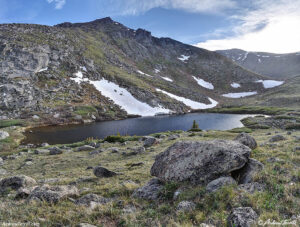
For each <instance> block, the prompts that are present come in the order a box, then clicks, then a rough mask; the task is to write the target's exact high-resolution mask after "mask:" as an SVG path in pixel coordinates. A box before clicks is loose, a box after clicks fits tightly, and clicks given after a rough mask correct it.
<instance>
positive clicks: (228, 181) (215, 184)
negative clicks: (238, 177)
mask: <svg viewBox="0 0 300 227" xmlns="http://www.w3.org/2000/svg"><path fill="white" fill-rule="evenodd" d="M232 184H236V181H235V180H234V179H233V178H232V177H220V178H218V179H216V180H213V181H211V182H210V183H209V184H208V185H207V186H206V191H207V192H215V191H217V190H218V189H220V188H221V187H223V186H226V185H232Z"/></svg>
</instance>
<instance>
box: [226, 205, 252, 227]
mask: <svg viewBox="0 0 300 227" xmlns="http://www.w3.org/2000/svg"><path fill="white" fill-rule="evenodd" d="M257 219H258V215H257V214H256V212H255V211H254V210H253V209H252V208H251V207H238V208H235V209H233V211H232V212H231V214H230V215H229V217H228V218H227V225H228V226H230V227H252V226H255V224H256V222H257Z"/></svg>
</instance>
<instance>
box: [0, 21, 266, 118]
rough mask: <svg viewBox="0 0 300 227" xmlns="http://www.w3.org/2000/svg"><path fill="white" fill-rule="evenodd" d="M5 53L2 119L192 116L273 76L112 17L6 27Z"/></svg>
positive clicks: (1, 45) (0, 44) (0, 70)
mask: <svg viewBox="0 0 300 227" xmlns="http://www.w3.org/2000/svg"><path fill="white" fill-rule="evenodd" d="M0 53H1V55H0V65H1V67H0V93H1V100H0V116H1V118H2V119H6V118H32V117H33V119H34V120H35V121H39V120H40V121H43V122H46V123H47V122H48V123H67V122H74V121H94V120H105V119H121V118H125V117H127V116H128V114H129V115H130V114H132V115H155V114H161V113H184V112H188V111H190V110H191V109H203V108H211V107H214V106H216V105H217V104H218V103H219V104H222V103H223V102H224V100H225V99H224V97H223V96H222V95H223V94H227V93H232V92H237V93H239V92H253V91H255V93H256V92H257V93H263V92H265V91H266V90H267V89H266V88H265V87H264V86H263V83H258V82H257V81H258V80H264V79H266V78H265V77H263V76H260V75H257V74H254V73H252V72H250V71H247V70H245V69H243V68H242V67H240V66H238V65H236V64H233V63H232V62H231V61H230V60H227V59H226V58H225V57H223V56H221V55H219V54H217V53H215V52H210V51H207V50H204V49H199V48H196V47H193V46H190V45H186V44H183V43H180V42H177V41H175V40H172V39H169V38H155V37H153V36H151V33H150V32H148V31H145V30H142V29H138V30H132V29H130V28H127V27H125V26H123V25H122V24H119V23H117V22H114V21H113V20H111V19H110V18H104V19H99V20H96V21H93V22H89V23H79V24H71V23H63V24H59V25H57V26H54V27H50V26H42V25H30V24H2V25H0ZM233 84H238V85H239V86H233ZM122 96H123V97H122ZM128 100H130V101H128ZM128 103H129V104H128ZM130 103H132V104H131V106H130ZM126 105H127V106H126ZM128 105H129V106H128ZM133 106H136V108H135V109H132V107H133Z"/></svg>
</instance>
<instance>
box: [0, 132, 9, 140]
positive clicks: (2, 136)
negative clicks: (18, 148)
mask: <svg viewBox="0 0 300 227" xmlns="http://www.w3.org/2000/svg"><path fill="white" fill-rule="evenodd" d="M7 137H9V133H8V132H5V131H2V130H0V140H4V139H6V138H7Z"/></svg>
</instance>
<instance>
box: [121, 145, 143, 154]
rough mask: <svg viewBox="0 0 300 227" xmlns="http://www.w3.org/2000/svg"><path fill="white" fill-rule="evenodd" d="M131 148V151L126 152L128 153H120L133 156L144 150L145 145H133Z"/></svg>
mask: <svg viewBox="0 0 300 227" xmlns="http://www.w3.org/2000/svg"><path fill="white" fill-rule="evenodd" d="M132 150H133V151H131V152H128V153H126V152H123V153H122V154H123V155H124V156H135V155H138V154H141V153H143V152H145V151H146V149H145V147H134V148H132Z"/></svg>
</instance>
